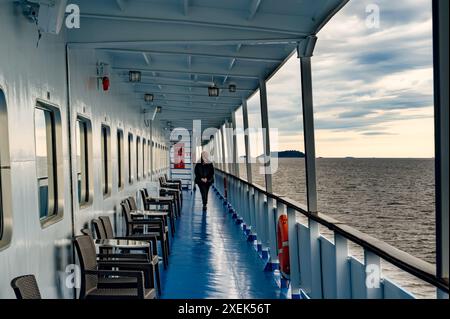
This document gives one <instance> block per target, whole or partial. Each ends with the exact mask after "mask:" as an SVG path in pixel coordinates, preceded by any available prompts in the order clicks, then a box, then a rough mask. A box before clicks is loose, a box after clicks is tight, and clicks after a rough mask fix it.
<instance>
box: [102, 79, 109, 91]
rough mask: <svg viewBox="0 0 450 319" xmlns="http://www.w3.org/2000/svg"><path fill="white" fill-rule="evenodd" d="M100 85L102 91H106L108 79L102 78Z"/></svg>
mask: <svg viewBox="0 0 450 319" xmlns="http://www.w3.org/2000/svg"><path fill="white" fill-rule="evenodd" d="M102 85H103V91H108V90H109V85H110V83H109V78H108V77H107V76H104V77H103V78H102Z"/></svg>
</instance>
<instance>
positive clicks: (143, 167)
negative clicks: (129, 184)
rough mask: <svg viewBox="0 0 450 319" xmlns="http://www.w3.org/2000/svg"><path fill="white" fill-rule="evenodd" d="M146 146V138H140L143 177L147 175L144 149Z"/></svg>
mask: <svg viewBox="0 0 450 319" xmlns="http://www.w3.org/2000/svg"><path fill="white" fill-rule="evenodd" d="M146 148H147V140H146V139H145V138H144V139H143V140H142V177H143V178H145V177H146V176H147V170H146V168H147V156H146V153H145V150H146Z"/></svg>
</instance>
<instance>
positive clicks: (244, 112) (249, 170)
mask: <svg viewBox="0 0 450 319" xmlns="http://www.w3.org/2000/svg"><path fill="white" fill-rule="evenodd" d="M242 117H243V118H244V143H245V165H246V167H247V181H248V182H249V183H252V182H253V179H252V165H251V163H250V156H251V155H250V141H249V138H250V137H249V135H248V109H247V100H246V99H242Z"/></svg>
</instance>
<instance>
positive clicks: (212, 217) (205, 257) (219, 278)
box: [161, 190, 286, 299]
mask: <svg viewBox="0 0 450 319" xmlns="http://www.w3.org/2000/svg"><path fill="white" fill-rule="evenodd" d="M184 198H185V199H184V203H183V214H182V215H181V218H180V219H179V220H178V225H177V231H176V233H175V237H174V238H173V240H172V247H171V255H170V260H171V262H170V265H169V267H168V269H167V271H166V272H165V273H164V274H163V278H162V283H163V292H162V296H161V297H162V298H166V299H167V298H170V299H187V298H189V299H197V298H198V299H201V298H233V299H278V298H286V292H283V290H282V289H280V288H279V287H278V285H277V282H276V279H275V278H276V277H274V274H273V273H272V272H265V271H264V261H263V260H262V259H261V258H260V257H259V255H258V253H257V251H256V250H255V248H254V246H253V244H251V243H249V242H247V240H246V237H245V235H244V233H243V231H242V227H241V226H240V225H236V223H235V221H234V220H233V219H232V218H231V215H230V214H228V213H227V211H226V210H225V208H224V207H223V206H222V202H221V201H220V200H219V198H218V197H217V196H216V194H215V193H214V192H213V191H212V190H211V192H210V194H209V203H208V211H207V213H203V212H202V203H201V196H200V193H199V192H198V191H196V192H195V191H194V192H192V194H191V192H186V193H185V195H184Z"/></svg>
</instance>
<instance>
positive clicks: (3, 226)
mask: <svg viewBox="0 0 450 319" xmlns="http://www.w3.org/2000/svg"><path fill="white" fill-rule="evenodd" d="M8 143H9V137H8V116H7V105H6V97H5V94H4V93H3V91H2V89H1V88H0V250H2V249H3V248H5V247H7V246H8V245H9V243H10V242H11V237H12V214H11V183H10V182H11V178H10V175H11V168H10V160H9V145H8Z"/></svg>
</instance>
